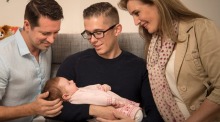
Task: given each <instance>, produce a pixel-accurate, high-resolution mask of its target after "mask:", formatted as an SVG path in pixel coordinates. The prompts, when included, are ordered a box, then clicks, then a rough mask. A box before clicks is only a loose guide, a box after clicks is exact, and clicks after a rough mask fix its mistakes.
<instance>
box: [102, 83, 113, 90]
mask: <svg viewBox="0 0 220 122" xmlns="http://www.w3.org/2000/svg"><path fill="white" fill-rule="evenodd" d="M102 90H103V91H105V92H107V91H110V90H111V86H109V85H107V84H103V85H102Z"/></svg>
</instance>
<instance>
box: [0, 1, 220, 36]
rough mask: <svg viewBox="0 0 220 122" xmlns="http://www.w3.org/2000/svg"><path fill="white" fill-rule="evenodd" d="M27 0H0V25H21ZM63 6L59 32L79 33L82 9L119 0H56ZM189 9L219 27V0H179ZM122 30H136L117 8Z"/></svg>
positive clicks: (124, 13) (131, 21) (123, 12)
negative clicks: (62, 17)
mask: <svg viewBox="0 0 220 122" xmlns="http://www.w3.org/2000/svg"><path fill="white" fill-rule="evenodd" d="M28 1H29V0H10V1H9V2H8V3H7V2H6V0H0V11H1V12H2V14H0V18H1V19H0V26H2V25H4V24H8V25H13V26H22V25H23V16H24V9H25V5H26V4H27V2H28ZM57 1H58V3H60V5H61V6H62V7H63V11H64V20H63V22H62V26H61V31H60V33H80V32H82V31H83V30H84V28H83V19H82V11H83V9H84V8H86V7H88V6H89V5H91V4H93V3H96V2H102V1H105V2H110V3H111V4H113V5H114V6H116V7H117V3H118V1H119V0H57ZM181 1H182V2H183V3H184V4H185V5H186V6H187V7H189V8H190V9H191V10H193V11H195V12H198V13H200V14H202V15H204V16H206V17H208V18H210V19H212V20H214V21H215V22H216V24H217V25H218V26H219V27H220V14H218V11H220V7H219V6H220V0H181ZM118 11H119V16H120V21H121V24H122V25H123V32H137V27H136V26H135V25H134V24H133V19H132V17H131V16H130V15H129V14H128V13H127V12H125V11H122V10H120V9H118Z"/></svg>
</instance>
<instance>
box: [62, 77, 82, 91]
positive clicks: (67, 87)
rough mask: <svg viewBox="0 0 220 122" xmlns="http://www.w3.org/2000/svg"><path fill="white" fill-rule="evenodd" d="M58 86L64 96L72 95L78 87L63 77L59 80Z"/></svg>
mask: <svg viewBox="0 0 220 122" xmlns="http://www.w3.org/2000/svg"><path fill="white" fill-rule="evenodd" d="M58 86H59V87H61V88H62V90H63V92H65V94H68V95H72V94H74V93H75V92H76V91H77V90H78V87H77V86H76V84H75V83H74V81H73V80H67V79H66V78H63V77H61V78H60V81H59V83H58Z"/></svg>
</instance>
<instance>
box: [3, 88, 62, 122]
mask: <svg viewBox="0 0 220 122" xmlns="http://www.w3.org/2000/svg"><path fill="white" fill-rule="evenodd" d="M47 96H48V92H47V93H43V94H40V95H39V96H38V97H37V99H36V101H34V102H32V103H28V104H24V105H20V106H13V107H6V106H0V121H5V120H11V119H17V118H20V117H26V116H31V115H42V116H48V117H53V116H57V115H58V114H60V112H61V109H62V106H61V105H62V102H61V101H60V100H58V99H57V100H54V101H46V100H44V98H46V97H47Z"/></svg>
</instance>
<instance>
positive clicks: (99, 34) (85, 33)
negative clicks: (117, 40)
mask: <svg viewBox="0 0 220 122" xmlns="http://www.w3.org/2000/svg"><path fill="white" fill-rule="evenodd" d="M116 25H117V24H115V25H112V26H111V27H109V28H108V29H107V30H105V31H96V32H93V33H91V32H89V31H87V30H84V31H83V32H82V33H81V35H82V37H83V38H84V39H88V40H89V39H91V38H92V36H94V37H95V38H96V39H101V38H103V37H104V34H105V32H107V31H109V30H111V29H113V28H114V27H115V26H116Z"/></svg>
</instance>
